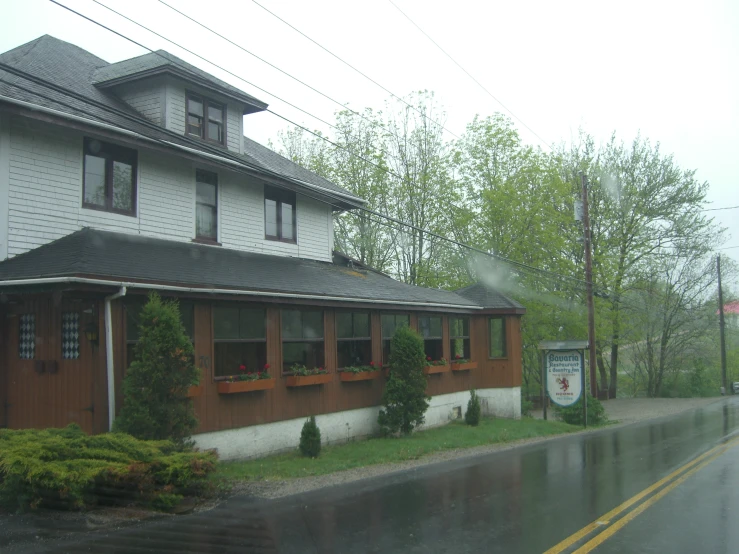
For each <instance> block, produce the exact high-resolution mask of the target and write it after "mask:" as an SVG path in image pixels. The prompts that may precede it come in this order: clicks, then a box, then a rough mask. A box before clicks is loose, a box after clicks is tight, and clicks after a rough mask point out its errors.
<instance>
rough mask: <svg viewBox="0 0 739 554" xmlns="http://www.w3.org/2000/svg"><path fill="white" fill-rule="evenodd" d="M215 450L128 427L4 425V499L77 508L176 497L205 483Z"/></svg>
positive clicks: (14, 504) (167, 501) (15, 505)
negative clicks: (147, 436) (100, 430)
mask: <svg viewBox="0 0 739 554" xmlns="http://www.w3.org/2000/svg"><path fill="white" fill-rule="evenodd" d="M215 465H216V455H215V453H214V452H197V451H195V450H193V449H191V448H187V447H184V448H183V447H182V446H181V445H177V444H175V443H174V442H172V441H143V440H139V439H136V438H134V437H132V436H130V435H126V434H124V433H107V434H102V435H91V436H88V435H86V434H85V433H84V432H83V431H82V430H81V429H80V428H79V426H78V425H76V424H72V425H69V426H68V427H66V428H64V429H43V430H36V429H24V430H11V429H0V504H2V505H3V506H5V507H6V508H9V509H14V510H21V509H27V508H31V509H34V508H39V507H45V508H57V509H58V508H61V509H74V508H84V507H90V506H93V505H96V504H108V505H121V504H123V505H127V504H130V503H132V502H133V503H139V504H147V505H149V506H152V507H154V508H158V509H167V508H171V507H173V506H175V505H177V504H178V503H179V502H180V500H182V498H183V496H184V495H192V494H199V493H200V492H202V491H203V490H205V489H206V487H207V484H208V479H207V477H208V475H209V474H210V473H212V472H213V471H214V470H215Z"/></svg>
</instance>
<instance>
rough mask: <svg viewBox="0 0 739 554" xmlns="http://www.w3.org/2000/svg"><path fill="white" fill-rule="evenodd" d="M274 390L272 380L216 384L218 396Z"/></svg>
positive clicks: (273, 381)
mask: <svg viewBox="0 0 739 554" xmlns="http://www.w3.org/2000/svg"><path fill="white" fill-rule="evenodd" d="M273 388H275V380H274V379H256V380H254V381H233V382H230V381H221V382H219V383H218V394H236V393H239V392H252V391H257V390H268V389H273Z"/></svg>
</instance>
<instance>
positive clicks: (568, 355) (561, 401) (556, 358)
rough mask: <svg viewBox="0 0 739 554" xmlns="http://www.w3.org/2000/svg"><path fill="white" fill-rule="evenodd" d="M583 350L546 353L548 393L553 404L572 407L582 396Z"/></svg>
mask: <svg viewBox="0 0 739 554" xmlns="http://www.w3.org/2000/svg"><path fill="white" fill-rule="evenodd" d="M584 361H585V358H584V356H583V351H582V350H559V351H557V350H550V351H548V352H546V358H545V362H546V372H547V391H548V392H549V398H551V399H552V402H554V403H555V404H558V405H559V406H571V405H572V404H574V403H575V402H577V401H578V400H580V395H581V394H582V382H583V379H582V377H583V367H584Z"/></svg>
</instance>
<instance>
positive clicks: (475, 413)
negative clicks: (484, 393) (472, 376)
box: [464, 389, 480, 427]
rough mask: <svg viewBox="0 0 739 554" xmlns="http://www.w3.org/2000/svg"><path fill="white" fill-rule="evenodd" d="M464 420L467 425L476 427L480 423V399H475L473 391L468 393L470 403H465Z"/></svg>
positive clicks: (475, 394)
mask: <svg viewBox="0 0 739 554" xmlns="http://www.w3.org/2000/svg"><path fill="white" fill-rule="evenodd" d="M464 420H465V422H466V423H467V425H472V426H473V427H477V425H478V424H479V423H480V399H479V398H477V393H476V392H475V389H472V391H470V401H469V402H467V411H466V412H465V413H464Z"/></svg>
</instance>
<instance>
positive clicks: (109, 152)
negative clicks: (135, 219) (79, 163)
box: [82, 138, 137, 215]
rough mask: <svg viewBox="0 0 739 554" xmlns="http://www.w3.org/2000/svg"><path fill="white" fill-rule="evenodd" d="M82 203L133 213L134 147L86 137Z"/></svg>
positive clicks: (96, 207)
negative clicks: (132, 148) (125, 146)
mask: <svg viewBox="0 0 739 554" xmlns="http://www.w3.org/2000/svg"><path fill="white" fill-rule="evenodd" d="M84 149H85V160H84V179H83V182H82V188H83V194H82V206H83V207H85V208H92V209H94V210H105V211H107V212H115V213H120V214H125V215H136V168H137V153H136V150H131V149H130V148H124V147H123V146H117V145H115V144H109V143H107V142H101V141H99V140H97V139H91V138H86V139H85V141H84Z"/></svg>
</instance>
